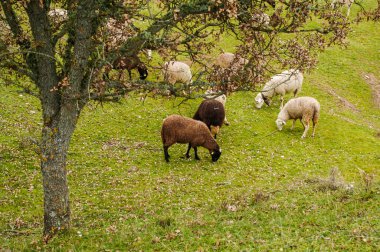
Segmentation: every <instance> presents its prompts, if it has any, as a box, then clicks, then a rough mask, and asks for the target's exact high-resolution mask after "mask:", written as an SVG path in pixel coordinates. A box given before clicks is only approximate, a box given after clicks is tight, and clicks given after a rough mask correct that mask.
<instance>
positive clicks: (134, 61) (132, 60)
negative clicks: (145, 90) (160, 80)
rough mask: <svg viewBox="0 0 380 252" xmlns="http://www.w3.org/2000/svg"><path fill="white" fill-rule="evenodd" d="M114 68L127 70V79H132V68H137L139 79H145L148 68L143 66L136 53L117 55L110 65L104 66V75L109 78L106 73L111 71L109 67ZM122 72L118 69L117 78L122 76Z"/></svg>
mask: <svg viewBox="0 0 380 252" xmlns="http://www.w3.org/2000/svg"><path fill="white" fill-rule="evenodd" d="M112 68H113V69H116V70H125V69H126V70H128V74H129V79H132V73H131V70H132V69H137V70H138V71H139V74H140V79H141V80H145V79H146V77H148V69H147V67H146V66H145V64H144V63H142V62H141V60H140V59H139V57H137V55H132V56H121V57H118V58H116V59H115V60H114V62H113V64H112V67H110V66H109V67H106V69H105V75H106V76H107V78H108V79H109V76H108V73H109V72H110V71H111V69H112ZM122 74H123V72H122V71H120V73H119V80H120V78H121V76H122Z"/></svg>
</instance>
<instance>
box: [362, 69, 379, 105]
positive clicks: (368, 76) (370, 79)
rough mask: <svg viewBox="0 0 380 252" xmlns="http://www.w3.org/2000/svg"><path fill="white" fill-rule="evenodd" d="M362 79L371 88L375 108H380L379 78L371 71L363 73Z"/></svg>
mask: <svg viewBox="0 0 380 252" xmlns="http://www.w3.org/2000/svg"><path fill="white" fill-rule="evenodd" d="M363 79H364V80H365V81H366V82H367V83H368V84H369V85H370V87H371V89H372V97H373V102H374V103H375V106H376V107H377V108H380V80H378V79H377V78H376V76H375V75H374V74H372V73H364V74H363Z"/></svg>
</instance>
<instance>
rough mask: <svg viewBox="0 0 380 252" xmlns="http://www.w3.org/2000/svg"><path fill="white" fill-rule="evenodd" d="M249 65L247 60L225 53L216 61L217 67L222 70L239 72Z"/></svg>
mask: <svg viewBox="0 0 380 252" xmlns="http://www.w3.org/2000/svg"><path fill="white" fill-rule="evenodd" d="M247 63H248V60H247V59H244V58H241V57H236V56H235V54H233V53H229V52H225V53H221V54H220V55H219V56H218V57H217V58H216V60H215V65H216V66H219V67H221V68H224V69H226V68H230V67H231V68H233V69H232V70H235V71H237V70H239V69H241V68H243V67H244V65H246V64H247Z"/></svg>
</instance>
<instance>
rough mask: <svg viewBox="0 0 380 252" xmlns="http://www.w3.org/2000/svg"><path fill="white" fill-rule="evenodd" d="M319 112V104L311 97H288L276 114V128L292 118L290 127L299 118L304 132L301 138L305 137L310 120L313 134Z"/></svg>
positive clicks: (280, 127)
mask: <svg viewBox="0 0 380 252" xmlns="http://www.w3.org/2000/svg"><path fill="white" fill-rule="evenodd" d="M319 114H320V104H319V102H318V101H317V100H316V99H315V98H313V97H308V96H304V97H298V98H293V99H290V100H289V101H288V102H287V103H286V104H285V106H284V108H283V109H282V110H281V111H280V113H279V114H278V116H277V120H276V125H277V128H278V130H282V128H283V126H284V125H285V124H286V121H287V120H289V119H293V125H292V129H293V128H294V124H295V122H296V120H297V119H300V121H301V123H302V125H303V126H304V129H305V130H304V132H303V134H302V137H301V138H305V137H306V134H307V131H308V130H309V124H310V120H312V121H313V134H312V136H313V137H314V134H315V128H316V126H317V123H318V119H319Z"/></svg>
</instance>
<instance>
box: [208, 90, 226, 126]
mask: <svg viewBox="0 0 380 252" xmlns="http://www.w3.org/2000/svg"><path fill="white" fill-rule="evenodd" d="M205 94H206V96H205V99H214V100H216V101H218V102H220V103H222V104H223V107H224V110H226V102H227V96H226V95H225V94H222V95H217V94H213V91H211V90H207V91H206V93H205ZM224 124H225V125H230V123H229V122H228V120H227V115H226V116H225V117H224Z"/></svg>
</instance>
